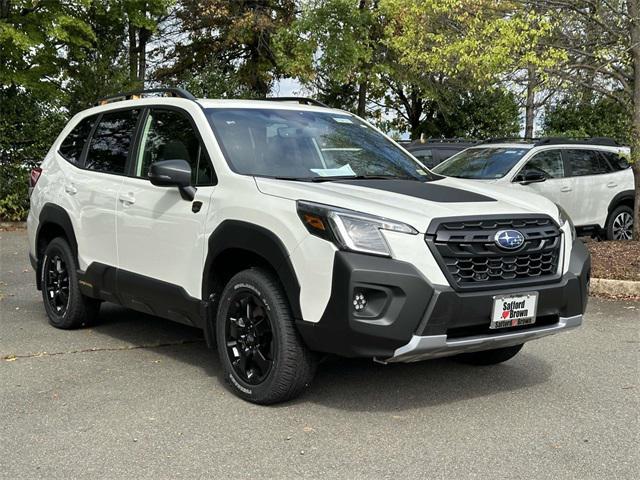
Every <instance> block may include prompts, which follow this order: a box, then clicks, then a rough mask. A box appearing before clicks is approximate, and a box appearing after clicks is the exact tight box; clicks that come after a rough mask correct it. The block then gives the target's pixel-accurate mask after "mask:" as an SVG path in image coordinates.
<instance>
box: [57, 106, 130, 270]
mask: <svg viewBox="0 0 640 480" xmlns="http://www.w3.org/2000/svg"><path fill="white" fill-rule="evenodd" d="M139 114H140V111H139V110H133V109H126V110H117V111H109V112H105V113H104V114H101V115H96V116H94V117H91V121H90V124H91V125H90V126H89V125H84V126H81V125H79V127H80V128H81V129H84V130H86V129H87V128H89V130H91V133H90V138H89V141H88V142H87V143H86V146H84V148H83V155H82V157H81V158H80V159H78V157H77V151H78V144H79V143H78V142H79V141H80V140H77V142H76V141H74V140H73V139H72V138H69V137H68V138H67V139H65V141H64V142H63V143H62V144H61V146H60V155H62V156H63V158H65V159H66V160H67V161H68V162H69V163H71V164H72V165H68V166H65V167H64V170H63V183H64V185H63V188H62V190H61V192H62V193H61V196H62V198H60V200H59V201H60V203H61V206H63V208H65V209H66V210H67V211H69V212H71V219H72V222H74V225H73V227H74V231H75V234H76V238H77V241H78V263H79V268H80V269H81V270H86V269H87V268H88V266H89V265H91V264H92V263H100V264H104V265H107V266H111V267H115V266H117V264H118V254H117V249H116V199H117V195H118V191H119V190H120V185H121V184H122V180H123V178H124V174H125V172H126V168H127V162H128V158H129V152H130V146H131V143H132V139H133V133H134V131H135V127H136V122H137V119H138V117H139ZM72 133H73V132H72ZM84 134H85V131H83V132H79V136H78V138H80V137H82V136H83V135H84ZM74 143H78V144H76V145H75V146H74ZM83 143H84V142H83ZM74 152H75V153H74Z"/></svg>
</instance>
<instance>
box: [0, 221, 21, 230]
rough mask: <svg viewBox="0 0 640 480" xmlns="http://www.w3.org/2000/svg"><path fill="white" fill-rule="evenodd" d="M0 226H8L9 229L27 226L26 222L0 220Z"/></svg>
mask: <svg viewBox="0 0 640 480" xmlns="http://www.w3.org/2000/svg"><path fill="white" fill-rule="evenodd" d="M0 228H9V229H16V228H20V229H22V228H27V222H0Z"/></svg>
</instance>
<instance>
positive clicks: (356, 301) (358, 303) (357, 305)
mask: <svg viewBox="0 0 640 480" xmlns="http://www.w3.org/2000/svg"><path fill="white" fill-rule="evenodd" d="M366 306H367V299H366V298H365V297H364V295H363V294H362V293H358V292H356V293H355V294H354V295H353V309H354V310H355V311H356V312H361V311H362V310H364V307H366Z"/></svg>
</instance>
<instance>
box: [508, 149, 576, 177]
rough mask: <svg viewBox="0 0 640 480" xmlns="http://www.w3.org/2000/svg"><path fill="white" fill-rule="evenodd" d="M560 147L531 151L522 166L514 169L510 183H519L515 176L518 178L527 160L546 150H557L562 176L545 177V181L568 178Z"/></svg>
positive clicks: (527, 162) (525, 166)
mask: <svg viewBox="0 0 640 480" xmlns="http://www.w3.org/2000/svg"><path fill="white" fill-rule="evenodd" d="M562 150H563V149H562V148H547V149H544V150H538V151H537V152H533V154H531V155H530V156H529V158H527V159H526V160H525V161H524V162H523V163H522V166H521V167H520V168H519V169H518V170H517V171H516V173H515V174H514V175H513V176H512V177H511V183H520V182H519V181H518V180H516V178H518V175H520V173H521V172H522V171H523V170H524V169H525V168H527V165H528V164H529V162H530V161H531V160H533V159H534V158H536V157H537V156H538V155H540V154H541V153H547V152H558V153H559V154H560V163H562V174H563V176H562V177H553V178H547V179H546V180H545V181H546V182H548V181H550V180H563V179H565V178H569V177H567V163H566V161H565V158H564V153H563V151H562Z"/></svg>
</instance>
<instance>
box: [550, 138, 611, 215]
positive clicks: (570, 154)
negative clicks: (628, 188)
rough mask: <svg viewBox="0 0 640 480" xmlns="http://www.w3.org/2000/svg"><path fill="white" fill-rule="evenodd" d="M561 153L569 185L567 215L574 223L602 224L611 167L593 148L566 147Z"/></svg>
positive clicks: (607, 206) (608, 190) (606, 208)
mask: <svg viewBox="0 0 640 480" xmlns="http://www.w3.org/2000/svg"><path fill="white" fill-rule="evenodd" d="M562 154H563V156H564V159H565V168H566V170H567V175H568V179H569V187H570V188H571V192H570V197H571V203H570V209H569V208H567V211H568V212H569V215H570V216H571V218H572V219H573V221H574V223H575V224H576V225H577V226H591V225H600V226H601V227H604V222H605V220H606V217H607V210H608V208H609V203H610V201H611V199H612V198H613V195H612V193H613V190H614V189H615V186H614V183H616V179H615V174H613V171H612V169H611V166H610V165H609V164H608V162H607V161H606V159H605V157H604V156H603V155H602V154H601V152H599V151H598V150H594V149H589V148H570V149H565V150H563V151H562Z"/></svg>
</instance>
